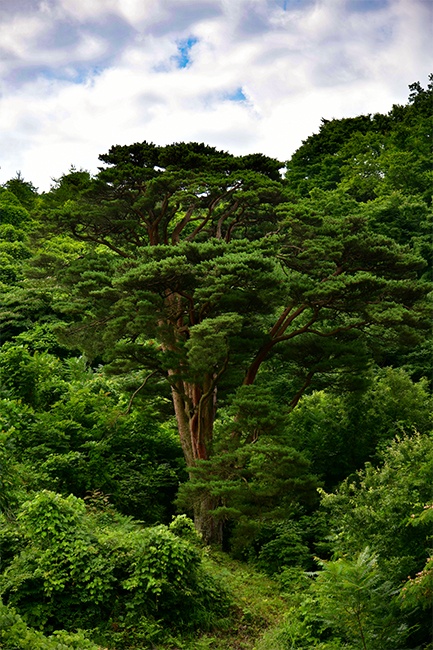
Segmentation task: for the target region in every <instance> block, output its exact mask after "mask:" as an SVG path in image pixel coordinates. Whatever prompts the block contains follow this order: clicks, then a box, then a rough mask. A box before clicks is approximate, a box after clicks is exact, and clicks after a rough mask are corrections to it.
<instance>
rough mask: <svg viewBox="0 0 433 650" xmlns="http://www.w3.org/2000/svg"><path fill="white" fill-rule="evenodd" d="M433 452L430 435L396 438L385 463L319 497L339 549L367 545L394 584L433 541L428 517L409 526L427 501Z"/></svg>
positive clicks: (419, 561)
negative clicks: (413, 515) (327, 511)
mask: <svg viewBox="0 0 433 650" xmlns="http://www.w3.org/2000/svg"><path fill="white" fill-rule="evenodd" d="M432 469H433V453H432V444H431V437H430V436H429V435H426V434H425V435H420V434H417V433H416V434H414V435H412V436H403V437H401V438H400V439H399V438H396V440H395V441H394V442H392V443H391V444H390V446H389V447H388V448H387V449H386V451H385V452H384V453H383V465H382V466H380V467H378V468H375V467H373V466H371V465H369V464H367V465H366V469H365V471H360V472H358V473H357V475H356V476H355V477H352V478H351V479H347V480H346V481H344V483H342V485H341V486H340V488H339V489H338V490H337V492H336V493H335V494H329V495H324V496H323V503H324V505H325V507H326V508H329V511H330V518H331V522H332V524H333V526H334V529H335V532H336V538H335V540H334V547H335V549H336V551H337V552H338V553H341V554H344V553H351V554H353V553H355V552H360V551H361V550H362V549H363V548H364V547H365V546H370V548H371V549H372V551H373V552H374V553H376V554H377V559H378V562H379V565H380V567H381V569H382V571H383V572H384V574H385V575H387V576H388V577H389V579H390V580H391V581H392V582H393V583H394V584H396V585H398V584H399V583H400V581H401V580H404V579H406V577H407V576H408V575H410V574H412V575H413V574H414V573H416V572H417V571H419V570H420V569H422V567H423V566H424V564H425V562H426V558H427V557H428V549H429V545H430V543H431V530H430V526H429V525H428V522H427V521H420V524H419V525H418V526H413V525H407V524H408V522H410V521H411V520H412V517H411V515H412V514H415V515H417V514H419V513H420V512H422V511H423V508H424V506H425V505H426V504H428V503H430V501H431V475H432Z"/></svg>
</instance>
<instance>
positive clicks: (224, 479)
mask: <svg viewBox="0 0 433 650" xmlns="http://www.w3.org/2000/svg"><path fill="white" fill-rule="evenodd" d="M284 421H285V418H284V415H283V414H282V413H281V410H280V409H279V407H278V404H277V403H276V402H275V401H274V400H273V398H272V395H271V394H270V392H269V391H267V390H266V389H263V388H260V387H258V386H254V385H253V386H243V387H242V388H241V389H239V390H238V391H237V393H236V396H235V397H234V399H233V402H232V405H231V407H230V409H228V411H227V413H226V417H225V418H224V419H222V420H221V421H220V422H218V423H217V426H216V433H215V446H216V449H215V454H214V455H213V456H212V457H211V458H210V460H208V461H201V462H200V463H198V464H197V467H196V468H193V469H192V470H191V473H192V479H191V480H190V481H189V482H188V483H185V484H182V486H181V487H180V490H179V495H178V499H177V500H178V503H179V504H182V505H183V506H186V507H189V508H194V509H195V511H196V512H197V509H199V508H200V504H201V503H203V501H204V502H207V503H209V504H212V506H211V508H210V511H209V515H210V516H211V517H213V518H215V519H216V520H218V521H221V522H224V521H230V520H232V521H235V522H237V524H236V527H235V529H234V532H233V535H232V544H233V545H234V547H235V548H236V549H237V552H240V550H241V548H242V547H243V546H245V544H247V543H249V541H250V540H251V538H252V537H254V535H255V534H256V532H257V530H258V529H260V527H261V526H262V525H263V524H264V523H266V522H269V521H273V520H275V519H277V520H278V519H282V518H284V517H287V516H288V515H289V514H290V513H291V512H292V511H293V508H294V504H296V503H297V501H298V500H301V501H304V502H306V503H309V502H312V501H314V499H315V494H316V492H315V487H316V482H315V478H314V476H312V475H311V474H310V473H309V463H308V461H306V459H305V458H304V457H303V455H302V454H301V453H299V452H296V451H295V450H294V449H293V448H291V447H290V446H287V440H286V437H285V435H284Z"/></svg>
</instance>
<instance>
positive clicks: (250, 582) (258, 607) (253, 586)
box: [155, 549, 289, 650]
mask: <svg viewBox="0 0 433 650" xmlns="http://www.w3.org/2000/svg"><path fill="white" fill-rule="evenodd" d="M203 563H204V566H205V568H206V570H207V571H208V572H209V573H211V574H212V575H213V576H215V577H217V578H219V579H220V580H221V581H222V582H223V584H224V586H225V587H226V588H227V590H228V591H229V593H230V594H231V595H232V599H233V603H235V605H234V606H233V616H232V618H231V619H230V620H227V621H222V622H221V624H220V625H219V626H218V629H214V630H212V632H209V633H198V634H197V635H196V636H194V637H193V636H189V637H188V638H183V637H182V636H181V637H179V638H176V639H173V640H172V642H169V643H165V644H164V645H162V646H157V647H156V648H155V650H254V648H255V647H256V645H257V643H258V641H259V640H260V639H261V638H262V637H263V635H264V634H265V632H266V631H267V630H268V629H269V628H272V627H274V626H276V625H277V624H278V623H279V621H281V619H282V618H283V615H284V614H285V613H286V612H287V611H288V609H289V606H288V604H287V602H286V601H285V600H284V599H283V598H282V597H281V595H280V589H279V586H278V584H277V583H276V582H275V581H274V580H272V579H271V578H269V577H268V576H266V575H265V574H263V573H260V572H258V571H256V570H255V569H254V568H253V567H251V566H250V565H247V564H244V563H243V562H239V561H237V560H233V559H232V558H230V557H229V556H228V555H226V554H225V553H222V552H221V551H216V550H213V549H210V550H209V551H207V553H206V555H205V558H204V560H203Z"/></svg>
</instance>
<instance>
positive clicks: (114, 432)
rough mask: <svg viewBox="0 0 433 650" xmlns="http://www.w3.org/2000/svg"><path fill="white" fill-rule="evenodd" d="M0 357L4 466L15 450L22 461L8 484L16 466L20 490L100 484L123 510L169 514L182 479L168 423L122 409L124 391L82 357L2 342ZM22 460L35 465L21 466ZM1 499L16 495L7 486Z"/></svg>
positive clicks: (162, 517)
mask: <svg viewBox="0 0 433 650" xmlns="http://www.w3.org/2000/svg"><path fill="white" fill-rule="evenodd" d="M0 357H1V358H2V360H3V363H4V366H3V369H4V370H3V377H4V378H5V387H4V389H6V391H7V393H8V394H9V395H10V396H11V397H13V398H14V399H12V400H11V399H5V400H3V401H2V422H3V425H2V426H3V427H4V429H5V431H10V432H11V433H9V434H8V436H9V437H8V440H9V442H8V443H7V444H8V445H11V444H12V439H13V449H14V451H13V453H12V455H11V454H9V456H8V458H10V460H9V461H8V462H9V467H10V468H12V467H13V466H15V465H16V460H15V459H16V458H17V457H19V459H20V463H21V465H22V464H23V463H24V465H25V466H26V468H27V469H26V470H24V468H23V467H22V466H21V469H20V470H19V472H18V469H17V470H16V471H15V470H14V471H12V469H11V470H10V471H11V472H12V474H13V475H14V476H15V478H13V479H12V474H10V479H8V480H11V481H12V483H13V484H14V485H15V488H16V487H18V486H19V485H20V483H21V484H22V483H23V482H24V478H23V470H24V474H26V480H25V483H26V489H27V490H28V489H36V490H38V489H41V488H42V487H44V486H45V487H50V489H54V490H56V491H58V492H61V493H63V494H65V495H68V494H69V493H70V492H72V493H73V494H75V495H77V496H80V497H84V496H85V495H86V493H87V491H94V490H102V491H103V492H105V493H106V494H110V500H111V502H112V503H113V504H115V505H116V507H117V508H118V509H119V510H120V511H122V512H124V513H127V514H131V515H134V516H136V517H137V518H139V519H142V520H144V521H146V522H147V523H157V522H160V521H169V519H170V516H171V514H172V512H173V508H172V505H171V503H172V501H173V499H174V496H175V492H176V489H177V486H178V484H179V482H180V481H181V480H183V479H184V469H183V467H184V463H183V460H182V452H181V450H180V445H179V443H178V441H177V439H176V436H175V435H174V433H173V432H172V429H171V426H170V423H166V424H162V423H160V422H158V418H157V414H156V412H155V411H153V410H152V408H150V407H148V408H147V409H146V410H144V409H142V410H141V411H137V410H134V411H133V412H132V413H130V414H128V415H126V410H127V407H126V399H125V397H124V396H123V394H122V393H121V392H119V391H118V387H117V386H116V384H115V382H113V381H111V382H109V381H107V380H106V379H104V378H103V377H102V376H101V374H100V373H93V372H92V371H91V370H90V369H89V368H88V366H87V365H86V362H85V359H83V358H81V359H76V358H72V359H66V360H64V361H63V362H62V361H60V360H59V359H58V358H57V357H55V356H54V355H50V354H48V353H45V352H44V353H39V352H35V353H34V354H33V355H32V354H31V353H30V351H29V350H28V348H27V347H24V346H8V345H5V346H3V348H2V352H1V353H0ZM17 397H20V398H21V399H22V400H24V399H25V400H26V401H27V402H30V403H31V404H32V405H33V408H30V407H29V406H25V405H24V403H23V401H21V402H17V401H16V398H17ZM14 456H15V459H14ZM30 468H35V469H33V470H32V472H31V473H30V474H29V469H30ZM36 468H37V469H36ZM17 472H18V473H17ZM19 475H20V476H21V478H19ZM15 488H14V489H15ZM11 489H12V488H11ZM8 495H9V496H8ZM4 499H5V500H7V501H8V503H10V505H12V501H13V502H14V503H15V502H16V499H15V501H14V499H13V498H12V492H11V493H10V494H9V492H6V493H5V494H4Z"/></svg>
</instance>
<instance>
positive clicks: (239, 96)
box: [224, 87, 247, 102]
mask: <svg viewBox="0 0 433 650" xmlns="http://www.w3.org/2000/svg"><path fill="white" fill-rule="evenodd" d="M224 99H229V100H230V101H231V102H246V101H247V98H246V97H245V95H244V93H243V91H242V88H241V87H239V88H236V90H235V91H234V92H231V93H227V94H226V95H225V96H224Z"/></svg>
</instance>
